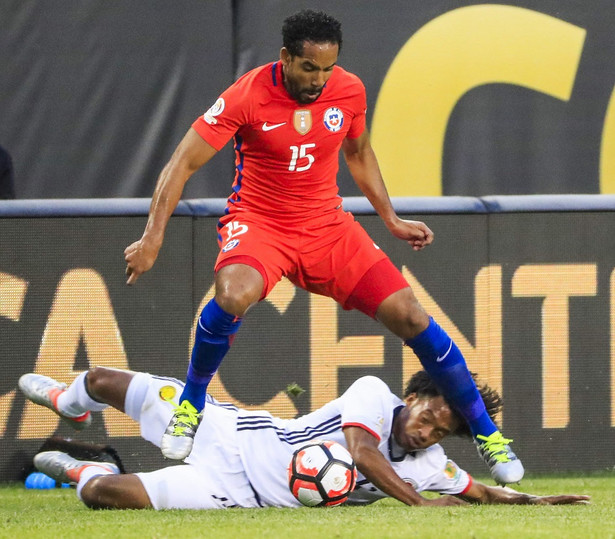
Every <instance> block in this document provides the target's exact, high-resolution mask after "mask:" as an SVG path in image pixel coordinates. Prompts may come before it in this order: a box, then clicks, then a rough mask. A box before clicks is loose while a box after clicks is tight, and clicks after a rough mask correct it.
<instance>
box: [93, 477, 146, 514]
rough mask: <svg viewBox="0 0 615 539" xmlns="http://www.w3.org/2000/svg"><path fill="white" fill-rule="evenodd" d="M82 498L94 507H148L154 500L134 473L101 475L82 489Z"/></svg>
mask: <svg viewBox="0 0 615 539" xmlns="http://www.w3.org/2000/svg"><path fill="white" fill-rule="evenodd" d="M81 500H82V501H83V503H84V504H85V505H87V506H88V507H90V508H92V509H148V508H151V507H152V502H151V501H150V499H149V496H148V495H147V492H146V490H145V487H144V486H143V483H141V480H140V479H139V478H138V477H137V476H136V475H132V474H125V475H99V476H96V477H94V478H92V479H91V480H90V481H88V482H87V483H86V484H85V485H84V487H83V489H81Z"/></svg>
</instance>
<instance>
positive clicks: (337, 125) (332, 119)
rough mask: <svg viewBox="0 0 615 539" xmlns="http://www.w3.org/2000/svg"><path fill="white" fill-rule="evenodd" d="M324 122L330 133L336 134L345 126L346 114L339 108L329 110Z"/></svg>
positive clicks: (326, 112)
mask: <svg viewBox="0 0 615 539" xmlns="http://www.w3.org/2000/svg"><path fill="white" fill-rule="evenodd" d="M323 122H324V123H325V127H326V128H327V129H328V130H329V131H332V132H333V133H335V132H336V131H339V130H340V129H341V128H342V126H343V125H344V114H343V113H342V111H341V110H340V109H338V108H337V107H331V108H328V109H327V110H326V111H325V115H324V117H323Z"/></svg>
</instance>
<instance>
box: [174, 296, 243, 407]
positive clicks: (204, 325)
mask: <svg viewBox="0 0 615 539" xmlns="http://www.w3.org/2000/svg"><path fill="white" fill-rule="evenodd" d="M240 325H241V318H238V317H236V316H234V315H232V314H230V313H227V312H226V311H224V310H223V309H222V308H221V307H220V306H219V305H218V304H217V303H216V300H215V298H214V299H212V300H211V301H210V302H209V303H208V304H207V305H205V307H204V308H203V311H202V312H201V316H200V317H199V322H198V324H197V328H196V335H195V338H194V348H193V349H192V357H191V358H190V365H189V367H188V374H187V376H186V386H185V387H184V391H183V392H182V394H181V396H180V398H179V402H180V403H182V402H183V401H184V400H187V401H188V402H190V404H192V406H194V407H195V408H196V409H197V411H199V412H200V411H201V410H202V409H203V408H204V406H205V394H206V392H207V386H208V385H209V382H210V381H211V379H212V378H213V376H214V374H215V373H216V371H217V370H218V367H219V366H220V363H222V360H223V359H224V356H225V355H226V353H227V352H228V351H229V348H230V347H231V344H232V342H233V339H234V337H235V333H237V331H238V330H239V326H240Z"/></svg>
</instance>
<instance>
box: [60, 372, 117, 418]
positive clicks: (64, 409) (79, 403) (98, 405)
mask: <svg viewBox="0 0 615 539" xmlns="http://www.w3.org/2000/svg"><path fill="white" fill-rule="evenodd" d="M87 374H88V371H84V372H82V373H81V374H80V375H79V376H77V378H75V379H74V380H73V383H72V384H71V385H70V386H68V388H67V389H66V391H64V392H63V393H61V394H60V396H59V397H58V400H57V401H56V406H57V408H58V410H59V411H60V412H61V413H62V414H64V415H66V416H68V417H79V416H81V415H83V414H85V413H86V412H100V411H102V410H104V409H105V408H107V407H108V406H109V405H108V404H105V403H104V402H99V401H97V400H95V399H93V398H92V397H91V396H90V394H89V393H88V389H87V386H86V376H87Z"/></svg>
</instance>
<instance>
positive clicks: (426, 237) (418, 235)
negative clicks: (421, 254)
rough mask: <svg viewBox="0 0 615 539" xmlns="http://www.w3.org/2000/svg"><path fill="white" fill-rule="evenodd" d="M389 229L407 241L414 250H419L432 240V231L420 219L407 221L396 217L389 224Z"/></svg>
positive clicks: (394, 234)
mask: <svg viewBox="0 0 615 539" xmlns="http://www.w3.org/2000/svg"><path fill="white" fill-rule="evenodd" d="M389 231H390V232H391V234H393V236H395V237H396V238H399V239H400V240H405V241H407V242H408V245H410V246H411V247H412V248H413V249H414V250H415V251H420V250H421V249H423V247H427V246H428V245H429V244H431V242H433V232H432V231H431V229H430V228H429V227H428V226H427V225H426V224H425V223H422V222H421V221H407V220H405V219H399V218H398V219H397V220H396V221H395V222H394V223H393V224H392V225H390V226H389Z"/></svg>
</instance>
